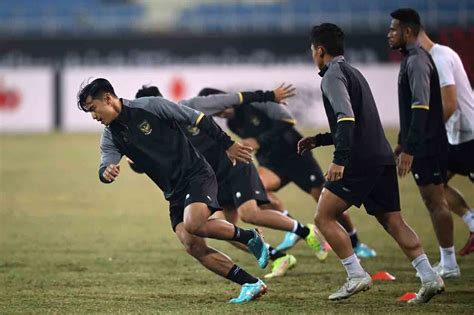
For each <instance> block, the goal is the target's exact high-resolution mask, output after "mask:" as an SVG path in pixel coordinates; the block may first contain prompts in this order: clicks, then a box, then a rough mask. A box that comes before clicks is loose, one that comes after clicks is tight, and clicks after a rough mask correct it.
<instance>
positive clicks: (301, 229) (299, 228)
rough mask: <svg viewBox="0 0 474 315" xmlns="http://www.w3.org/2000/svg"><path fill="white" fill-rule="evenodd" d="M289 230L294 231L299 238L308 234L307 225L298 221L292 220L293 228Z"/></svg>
mask: <svg viewBox="0 0 474 315" xmlns="http://www.w3.org/2000/svg"><path fill="white" fill-rule="evenodd" d="M291 232H293V233H295V234H296V235H298V236H299V237H301V238H306V236H308V234H309V232H310V231H309V228H308V227H307V226H304V225H303V224H301V223H299V222H298V221H296V220H294V221H293V230H291Z"/></svg>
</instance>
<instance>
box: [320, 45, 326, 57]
mask: <svg viewBox="0 0 474 315" xmlns="http://www.w3.org/2000/svg"><path fill="white" fill-rule="evenodd" d="M324 55H326V50H325V49H324V47H322V46H319V56H320V57H321V58H324Z"/></svg>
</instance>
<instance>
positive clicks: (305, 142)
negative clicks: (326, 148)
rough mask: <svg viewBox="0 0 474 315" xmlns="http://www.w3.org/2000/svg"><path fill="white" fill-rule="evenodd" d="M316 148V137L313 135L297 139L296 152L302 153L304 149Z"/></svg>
mask: <svg viewBox="0 0 474 315" xmlns="http://www.w3.org/2000/svg"><path fill="white" fill-rule="evenodd" d="M314 148H316V139H315V138H314V137H306V138H303V139H301V140H300V141H298V147H297V152H298V154H303V153H305V152H306V151H309V150H312V149H314Z"/></svg>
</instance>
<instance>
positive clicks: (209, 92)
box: [198, 88, 225, 96]
mask: <svg viewBox="0 0 474 315" xmlns="http://www.w3.org/2000/svg"><path fill="white" fill-rule="evenodd" d="M213 94H225V92H224V91H221V90H218V89H214V88H204V89H202V90H201V91H199V94H198V96H208V95H213Z"/></svg>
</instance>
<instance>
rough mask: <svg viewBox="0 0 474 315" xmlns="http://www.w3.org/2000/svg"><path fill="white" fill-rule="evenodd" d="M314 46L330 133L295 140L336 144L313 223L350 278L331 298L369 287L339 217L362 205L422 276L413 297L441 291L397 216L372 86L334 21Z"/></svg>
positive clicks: (315, 36) (315, 33) (304, 146)
mask: <svg viewBox="0 0 474 315" xmlns="http://www.w3.org/2000/svg"><path fill="white" fill-rule="evenodd" d="M311 50H312V56H313V60H314V62H315V64H316V65H317V67H318V68H319V69H320V72H319V75H320V76H322V81H321V90H322V94H323V102H324V109H325V110H326V115H327V117H328V122H329V127H330V130H331V132H330V133H325V134H318V135H316V136H314V137H306V138H304V139H302V140H300V142H299V143H298V152H299V153H300V154H301V153H304V152H305V151H307V150H310V149H313V148H315V147H319V146H324V145H331V144H334V146H335V151H334V157H333V161H332V163H331V164H330V165H329V169H328V171H327V174H326V179H327V182H326V183H325V185H324V189H323V191H322V193H321V197H320V198H319V202H318V208H317V210H316V215H315V222H316V225H317V226H318V228H319V229H320V231H321V232H322V233H323V235H324V237H325V238H326V240H327V241H328V242H329V244H330V245H331V247H332V249H333V250H334V252H335V253H336V254H337V256H338V257H339V258H340V259H341V263H342V265H343V266H344V268H345V269H346V271H347V275H348V278H347V282H346V283H345V284H344V285H343V286H342V287H341V288H340V289H339V290H338V291H336V292H335V293H333V294H331V295H330V296H329V299H330V300H340V299H345V298H348V297H350V296H352V295H353V294H356V293H358V292H361V291H366V290H368V289H370V287H371V286H372V279H371V277H370V275H369V274H368V273H367V272H366V271H365V270H364V269H363V268H362V266H361V264H360V262H359V260H358V259H357V256H356V255H355V254H354V252H353V249H352V248H351V243H350V240H349V237H348V236H347V233H346V231H344V229H343V228H342V227H341V226H340V225H339V224H338V222H337V217H338V216H339V215H340V214H341V213H343V212H344V211H346V210H347V209H348V208H349V207H350V206H351V205H354V206H356V207H360V206H361V205H362V204H364V206H365V209H366V211H367V213H369V214H371V215H374V216H375V217H376V218H377V220H378V221H379V223H380V224H381V225H382V226H383V227H384V228H385V230H386V231H387V232H388V233H389V234H390V235H391V236H392V237H393V238H394V239H395V241H396V242H397V243H398V245H399V246H400V248H401V249H402V251H403V252H404V253H405V255H406V256H407V257H408V258H409V259H410V260H411V263H412V265H413V267H414V268H415V269H416V270H417V271H418V272H419V273H420V275H421V282H422V286H421V289H420V290H419V292H418V294H417V296H416V298H414V299H412V300H410V303H424V302H428V301H429V300H430V299H431V298H432V297H433V296H434V295H436V294H438V293H441V292H442V291H443V290H444V283H443V279H442V278H441V277H440V276H438V275H437V274H436V272H435V271H434V270H433V268H432V267H431V265H430V262H429V261H428V257H427V256H426V255H425V254H424V252H423V248H422V247H421V244H420V240H419V239H418V236H417V235H416V233H415V232H414V231H413V230H412V229H411V228H410V226H408V225H407V223H406V222H405V221H404V220H403V218H402V216H401V213H400V198H399V191H398V182H397V173H396V168H395V159H394V156H393V153H392V151H391V148H390V145H389V143H388V141H387V139H386V138H385V134H384V131H383V128H382V125H381V123H380V118H379V115H378V111H377V107H376V105H375V100H374V98H373V96H372V92H371V90H370V87H369V85H368V83H367V81H366V80H365V78H364V77H363V76H362V74H361V73H360V72H359V71H358V70H357V69H355V68H354V67H352V66H351V65H349V64H348V63H347V62H346V61H345V60H344V56H343V55H344V33H343V31H342V30H341V29H340V28H339V27H338V26H336V25H334V24H330V23H323V24H321V25H318V26H314V27H313V29H312V31H311Z"/></svg>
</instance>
